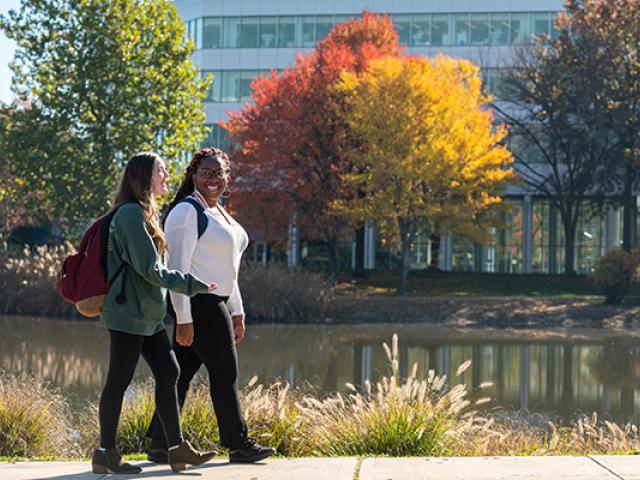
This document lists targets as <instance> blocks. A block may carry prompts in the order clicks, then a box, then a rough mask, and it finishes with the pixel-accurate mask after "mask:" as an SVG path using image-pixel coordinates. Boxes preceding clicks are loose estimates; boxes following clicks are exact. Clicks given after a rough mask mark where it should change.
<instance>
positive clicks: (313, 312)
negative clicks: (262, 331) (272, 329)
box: [240, 263, 333, 321]
mask: <svg viewBox="0 0 640 480" xmlns="http://www.w3.org/2000/svg"><path fill="white" fill-rule="evenodd" d="M240 290H241V291H242V297H243V299H244V304H245V308H246V310H247V315H248V316H249V317H250V318H256V319H263V320H279V321H283V320H284V321H295V320H301V319H311V318H312V319H322V318H324V317H326V316H327V315H330V314H331V312H332V307H333V291H332V289H331V286H330V285H329V283H328V282H327V281H326V280H325V278H324V276H322V275H321V274H318V273H309V272H303V271H301V270H296V269H292V268H289V267H287V266H286V265H282V264H279V263H271V264H269V265H267V266H263V265H255V264H251V265H244V266H243V268H242V271H241V272H240Z"/></svg>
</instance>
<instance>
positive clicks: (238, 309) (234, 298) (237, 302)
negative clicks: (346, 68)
mask: <svg viewBox="0 0 640 480" xmlns="http://www.w3.org/2000/svg"><path fill="white" fill-rule="evenodd" d="M227 306H228V307H229V312H230V313H231V316H233V315H242V318H244V308H243V305H242V297H241V296H240V287H239V286H238V282H236V283H235V285H234V287H233V291H232V292H231V295H229V300H227Z"/></svg>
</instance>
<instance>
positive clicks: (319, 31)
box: [316, 15, 333, 41]
mask: <svg viewBox="0 0 640 480" xmlns="http://www.w3.org/2000/svg"><path fill="white" fill-rule="evenodd" d="M332 28H333V15H321V16H317V17H316V41H320V40H322V39H323V38H325V37H326V36H327V35H329V32H330V31H331V29H332Z"/></svg>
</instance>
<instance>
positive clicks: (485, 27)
mask: <svg viewBox="0 0 640 480" xmlns="http://www.w3.org/2000/svg"><path fill="white" fill-rule="evenodd" d="M469 29H470V34H469V35H470V38H471V45H487V44H488V43H489V15H488V14H486V13H473V14H471V20H470V21H469Z"/></svg>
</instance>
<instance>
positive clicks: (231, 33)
mask: <svg viewBox="0 0 640 480" xmlns="http://www.w3.org/2000/svg"><path fill="white" fill-rule="evenodd" d="M222 37H223V39H224V40H223V43H222V45H223V46H224V47H225V48H238V47H239V46H240V17H225V18H224V21H223V27H222Z"/></svg>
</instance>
